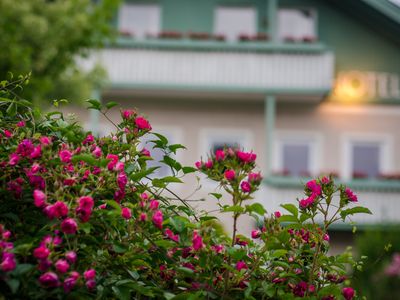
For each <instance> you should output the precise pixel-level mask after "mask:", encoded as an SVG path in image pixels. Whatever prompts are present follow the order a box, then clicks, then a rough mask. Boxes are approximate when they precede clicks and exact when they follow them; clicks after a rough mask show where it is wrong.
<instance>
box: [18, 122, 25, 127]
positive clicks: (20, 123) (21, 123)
mask: <svg viewBox="0 0 400 300" xmlns="http://www.w3.org/2000/svg"><path fill="white" fill-rule="evenodd" d="M17 127H25V121H19V122H18V123H17Z"/></svg>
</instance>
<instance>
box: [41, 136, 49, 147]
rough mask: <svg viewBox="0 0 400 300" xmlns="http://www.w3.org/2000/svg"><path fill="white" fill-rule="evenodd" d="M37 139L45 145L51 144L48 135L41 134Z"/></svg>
mask: <svg viewBox="0 0 400 300" xmlns="http://www.w3.org/2000/svg"><path fill="white" fill-rule="evenodd" d="M39 141H40V143H41V144H42V145H43V146H47V145H50V144H51V139H50V138H49V137H47V136H41V137H40V138H39Z"/></svg>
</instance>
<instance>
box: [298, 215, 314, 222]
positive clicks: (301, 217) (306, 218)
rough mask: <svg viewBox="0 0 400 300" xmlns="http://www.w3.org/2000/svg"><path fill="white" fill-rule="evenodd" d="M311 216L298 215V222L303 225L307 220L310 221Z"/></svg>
mask: <svg viewBox="0 0 400 300" xmlns="http://www.w3.org/2000/svg"><path fill="white" fill-rule="evenodd" d="M311 217H312V216H311V215H310V214H308V213H302V214H301V215H300V222H301V223H303V222H305V221H307V220H308V219H310V218H311Z"/></svg>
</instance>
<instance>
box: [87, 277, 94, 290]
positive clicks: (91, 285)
mask: <svg viewBox="0 0 400 300" xmlns="http://www.w3.org/2000/svg"><path fill="white" fill-rule="evenodd" d="M86 287H87V289H88V290H90V291H91V290H94V289H95V288H96V281H95V280H93V279H90V280H88V281H86Z"/></svg>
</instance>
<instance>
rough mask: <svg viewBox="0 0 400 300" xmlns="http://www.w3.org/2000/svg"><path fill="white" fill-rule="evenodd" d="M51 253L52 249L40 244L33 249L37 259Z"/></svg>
mask: <svg viewBox="0 0 400 300" xmlns="http://www.w3.org/2000/svg"><path fill="white" fill-rule="evenodd" d="M49 255H50V250H49V249H48V248H46V247H44V246H40V247H38V248H36V249H35V250H33V256H34V257H36V258H37V259H46V258H47V257H48V256H49Z"/></svg>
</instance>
